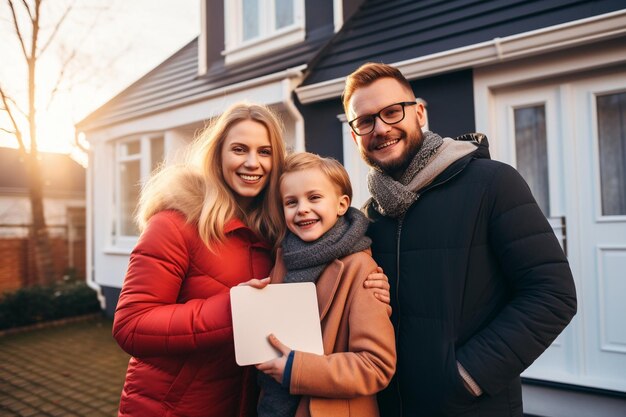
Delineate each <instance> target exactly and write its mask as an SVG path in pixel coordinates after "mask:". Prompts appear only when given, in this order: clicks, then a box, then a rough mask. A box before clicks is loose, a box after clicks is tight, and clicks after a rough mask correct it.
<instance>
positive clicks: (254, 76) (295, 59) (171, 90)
mask: <svg viewBox="0 0 626 417" xmlns="http://www.w3.org/2000/svg"><path fill="white" fill-rule="evenodd" d="M330 36H331V34H330V33H329V34H325V33H323V34H320V35H315V36H311V37H310V38H308V39H307V40H306V41H305V42H302V43H300V44H297V45H295V46H291V47H288V48H284V49H282V50H278V51H275V52H273V53H272V54H268V55H264V56H259V57H257V58H255V59H250V60H248V61H245V62H241V63H237V64H236V65H225V64H224V62H217V63H214V64H213V65H212V67H211V68H209V70H208V71H207V73H206V74H204V75H202V76H199V75H198V39H197V38H196V39H195V40H193V41H192V42H190V43H189V44H187V45H186V46H184V47H183V48H182V49H181V50H179V51H178V52H176V53H175V54H174V55H172V56H171V57H170V58H168V59H167V60H165V61H164V62H163V63H161V64H160V65H159V66H157V67H156V68H155V69H153V70H152V71H150V72H149V73H148V74H146V75H145V76H143V77H142V78H140V79H139V80H138V81H136V82H135V83H133V84H132V85H131V86H129V87H128V88H126V89H125V90H124V91H122V92H121V93H120V94H118V95H117V96H115V97H114V98H113V99H111V100H110V101H109V102H107V103H105V104H104V105H103V106H101V107H100V108H99V109H97V110H96V111H94V112H93V113H91V114H90V115H88V116H87V117H86V118H85V119H83V120H82V121H80V122H79V123H78V124H77V125H76V128H77V130H78V131H82V132H87V131H90V130H93V129H98V128H103V127H107V126H110V125H112V124H117V123H121V122H125V121H129V120H133V119H137V118H140V117H145V116H148V115H152V114H155V113H160V112H164V111H167V110H170V109H176V108H179V107H181V106H186V105H189V104H193V103H197V102H199V101H202V100H206V99H207V98H211V97H215V96H219V95H224V94H228V93H231V92H234V91H240V90H242V89H245V88H249V87H251V86H255V85H261V84H263V83H269V82H276V81H278V80H280V79H291V78H294V77H296V76H297V77H301V76H302V71H303V70H304V69H305V68H306V66H305V65H306V63H307V62H308V61H309V60H310V59H311V57H312V56H313V55H314V54H315V53H316V52H317V50H319V49H320V48H321V46H322V45H323V44H324V43H325V42H327V41H328V39H329V37H330Z"/></svg>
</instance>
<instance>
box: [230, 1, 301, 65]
mask: <svg viewBox="0 0 626 417" xmlns="http://www.w3.org/2000/svg"><path fill="white" fill-rule="evenodd" d="M242 1H243V0H235V1H232V0H224V50H223V51H222V55H223V56H224V60H225V63H226V65H229V64H233V63H237V62H241V61H244V60H247V59H250V58H253V57H256V56H259V55H263V54H266V53H269V52H271V51H274V50H276V49H279V48H284V47H286V46H289V45H293V44H296V43H299V42H302V41H304V39H305V36H306V32H305V7H304V5H305V3H304V0H292V1H293V9H294V22H293V24H291V25H289V26H285V27H283V28H280V29H274V23H275V13H274V11H275V3H276V0H258V1H259V8H258V9H259V13H260V19H259V24H260V25H259V36H257V37H255V38H253V39H248V40H244V39H243V3H242Z"/></svg>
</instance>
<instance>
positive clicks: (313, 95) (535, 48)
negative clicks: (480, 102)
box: [295, 10, 626, 104]
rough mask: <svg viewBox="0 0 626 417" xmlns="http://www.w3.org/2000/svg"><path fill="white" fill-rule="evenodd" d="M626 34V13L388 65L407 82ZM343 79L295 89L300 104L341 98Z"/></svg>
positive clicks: (580, 21) (512, 36)
mask: <svg viewBox="0 0 626 417" xmlns="http://www.w3.org/2000/svg"><path fill="white" fill-rule="evenodd" d="M624 34H626V10H618V11H615V12H611V13H606V14H602V15H598V16H593V17H589V18H586V19H579V20H575V21H572V22H567V23H562V24H559V25H554V26H549V27H546V28H542V29H537V30H533V31H529V32H523V33H518V34H515V35H511V36H506V37H503V38H494V39H492V40H490V41H487V42H481V43H476V44H473V45H468V46H464V47H461V48H455V49H451V50H448V51H444V52H438V53H435V54H430V55H425V56H422V57H419V58H413V59H408V60H405V61H399V62H396V63H392V65H394V66H395V67H397V68H398V69H399V70H400V71H402V73H403V74H404V76H405V77H406V78H407V79H409V80H413V79H417V78H422V77H425V76H429V75H434V74H440V73H444V72H450V71H452V70H458V69H463V68H471V67H475V66H479V65H487V64H493V63H498V62H503V61H507V60H512V59H516V58H521V57H524V56H532V55H539V54H542V53H545V52H548V51H551V50H554V49H558V48H564V47H570V48H571V47H575V46H580V45H584V44H588V43H592V42H598V41H601V40H606V39H610V38H614V37H618V36H621V35H624ZM345 81H346V77H340V78H335V79H332V80H327V81H322V82H319V83H316V84H311V85H306V86H303V87H298V88H296V90H295V91H296V94H297V96H298V100H300V102H301V103H302V104H308V103H314V102H318V101H323V100H327V99H331V98H336V97H339V96H341V94H342V93H343V89H344V85H345Z"/></svg>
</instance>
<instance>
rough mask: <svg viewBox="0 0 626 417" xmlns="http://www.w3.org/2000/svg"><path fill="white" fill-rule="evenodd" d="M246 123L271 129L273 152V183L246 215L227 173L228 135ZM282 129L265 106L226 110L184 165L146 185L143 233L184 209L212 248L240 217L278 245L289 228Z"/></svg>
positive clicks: (163, 171) (140, 208) (140, 219)
mask: <svg viewBox="0 0 626 417" xmlns="http://www.w3.org/2000/svg"><path fill="white" fill-rule="evenodd" d="M244 120H252V121H255V122H258V123H261V124H262V125H263V126H265V128H266V129H267V133H268V136H269V140H270V146H271V148H272V169H271V171H270V173H269V178H268V180H267V184H266V185H265V188H264V189H263V190H262V191H261V192H260V193H259V195H258V196H257V197H256V198H255V200H254V201H253V203H252V204H251V205H250V207H249V208H248V209H247V211H246V212H243V210H242V209H241V208H240V207H239V206H238V204H237V202H236V201H235V196H234V195H233V191H232V190H231V189H230V187H229V186H228V185H227V184H226V181H225V179H224V174H223V172H222V148H223V145H224V142H225V140H226V137H227V136H228V133H229V131H230V129H231V128H232V127H233V126H234V125H236V124H237V123H239V122H241V121H244ZM282 131H283V129H282V124H281V123H280V121H279V119H278V117H277V116H276V115H275V114H274V113H273V112H272V111H271V110H270V109H269V108H267V107H265V106H262V105H258V104H249V103H245V102H242V103H237V104H234V105H232V106H231V107H229V108H228V109H226V111H224V113H222V115H221V116H219V117H218V118H217V119H216V120H214V121H212V122H211V123H210V124H209V126H208V127H207V128H206V129H204V131H203V132H202V133H201V134H200V135H199V137H198V138H197V139H196V140H195V141H194V142H193V143H192V144H191V145H190V147H189V148H188V152H187V155H186V157H185V162H184V163H182V164H179V165H174V166H170V167H166V168H163V169H161V170H160V171H159V172H157V173H156V174H155V175H153V176H152V178H150V180H149V181H148V182H147V183H146V184H145V186H144V187H143V189H142V191H141V196H140V199H139V205H138V208H137V215H136V221H137V224H138V225H139V228H140V230H143V228H144V227H145V225H146V223H147V222H148V220H149V219H150V217H152V216H153V215H154V214H156V213H158V212H159V211H162V210H167V209H173V210H178V211H180V212H181V213H183V214H184V215H185V217H186V218H187V221H188V222H189V223H194V224H196V225H197V227H198V233H199V234H200V237H201V238H202V240H203V241H204V243H205V244H206V245H207V247H208V248H209V249H211V250H212V248H213V247H214V245H215V244H218V243H223V242H224V241H225V238H226V237H225V234H224V226H225V224H226V222H227V221H228V220H230V219H232V218H234V217H238V218H240V219H241V220H242V221H243V222H244V223H245V224H246V225H247V226H248V227H250V228H251V229H252V230H253V231H254V232H255V233H256V234H257V235H258V236H261V237H263V238H264V239H266V240H268V241H269V242H270V243H271V244H272V245H274V247H276V246H277V244H278V239H279V238H280V237H281V236H282V234H283V233H284V228H285V222H284V219H283V215H282V212H281V210H280V206H278V205H277V204H276V201H277V200H278V198H279V196H278V194H279V191H278V184H279V179H280V176H281V173H282V167H283V165H284V161H285V144H284V142H283V140H282Z"/></svg>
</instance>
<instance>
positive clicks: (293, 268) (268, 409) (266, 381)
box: [257, 207, 372, 417]
mask: <svg viewBox="0 0 626 417" xmlns="http://www.w3.org/2000/svg"><path fill="white" fill-rule="evenodd" d="M368 225H369V220H368V219H367V217H365V215H363V213H361V212H360V211H359V210H357V209H355V208H354V207H350V208H349V209H348V211H347V212H346V214H345V215H343V216H341V217H339V218H338V219H337V223H335V225H334V226H333V227H332V228H331V229H330V230H329V231H328V232H326V233H324V235H323V236H321V237H320V238H319V239H317V240H315V241H313V242H304V241H302V240H301V239H300V238H299V237H297V236H296V235H294V234H293V233H291V232H287V236H286V237H285V239H284V240H283V244H282V248H283V261H284V262H285V268H286V269H287V274H286V275H285V281H284V282H286V283H287V282H316V281H317V279H318V278H319V276H320V275H321V273H322V272H323V271H324V268H326V266H327V265H328V264H329V263H330V262H332V261H334V260H335V259H340V258H343V257H344V256H348V255H351V254H353V253H356V252H360V251H362V250H365V249H367V248H369V247H370V245H371V244H372V240H371V239H370V238H369V237H367V236H365V232H366V231H367V226H368ZM285 314H288V312H285ZM258 380H259V385H260V386H261V388H262V390H263V395H262V396H261V399H260V400H259V405H258V407H257V412H258V416H259V417H293V416H294V415H295V414H296V409H297V408H298V403H299V402H300V396H298V395H291V394H289V390H287V389H285V388H283V387H282V386H281V385H280V384H279V383H278V382H276V381H275V380H274V379H273V378H272V377H270V376H268V375H265V374H264V373H262V372H260V373H259V377H258Z"/></svg>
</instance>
